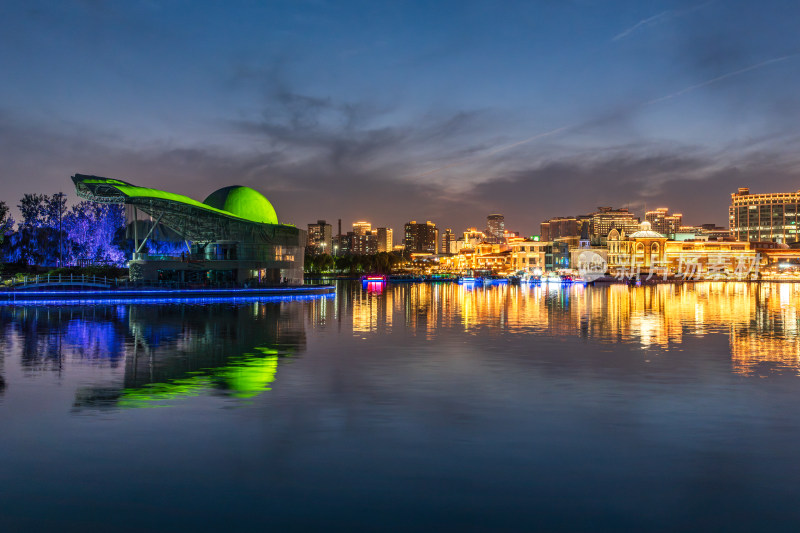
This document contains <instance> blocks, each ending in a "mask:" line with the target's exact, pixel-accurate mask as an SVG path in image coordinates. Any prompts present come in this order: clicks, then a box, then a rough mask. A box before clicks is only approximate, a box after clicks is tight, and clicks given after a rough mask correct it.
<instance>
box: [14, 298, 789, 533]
mask: <svg viewBox="0 0 800 533" xmlns="http://www.w3.org/2000/svg"><path fill="white" fill-rule="evenodd" d="M798 309H800V285H792V284H772V285H770V284H764V285H747V284H735V283H728V284H724V283H707V284H696V285H683V286H676V285H664V286H657V287H641V288H627V287H622V286H612V287H596V288H583V287H571V288H557V287H556V288H547V287H545V288H538V287H536V288H532V287H531V288H529V287H522V288H520V287H506V286H495V287H487V288H476V289H469V288H465V287H460V286H457V285H453V284H396V285H389V286H388V287H386V288H382V287H381V286H379V285H376V286H369V287H362V286H361V285H360V284H342V285H340V286H339V290H338V291H337V293H336V295H335V296H327V297H314V298H307V299H294V300H270V299H258V300H255V299H254V300H249V299H237V300H226V301H187V302H178V301H173V302H138V303H131V302H120V303H108V302H105V303H104V302H87V303H83V304H72V305H61V306H59V305H44V304H34V305H15V306H4V307H0V328H1V329H0V376H2V381H0V528H2V530H3V531H66V530H78V531H80V530H85V531H143V530H149V531H181V530H186V531H253V530H257V531H271V530H285V529H287V528H289V529H293V530H323V529H324V530H350V531H355V530H374V529H378V528H380V529H393V530H420V529H425V530H439V531H443V530H454V531H486V530H492V531H504V530H509V531H518V530H524V531H530V530H541V531H607V530H611V529H613V530H628V531H656V530H665V531H666V530H669V531H675V530H717V531H798V530H800V506H798V505H797V501H798V497H800V455H798V447H799V446H800V407H798V405H800V359H799V357H800V355H799V354H800V314H799V313H798Z"/></svg>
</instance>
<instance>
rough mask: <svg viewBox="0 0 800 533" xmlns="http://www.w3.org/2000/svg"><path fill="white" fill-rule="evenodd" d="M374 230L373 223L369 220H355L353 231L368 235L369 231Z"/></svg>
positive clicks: (357, 233)
mask: <svg viewBox="0 0 800 533" xmlns="http://www.w3.org/2000/svg"><path fill="white" fill-rule="evenodd" d="M370 231H372V224H370V223H369V222H365V221H363V220H361V221H359V222H353V233H355V234H356V235H366V234H367V232H370Z"/></svg>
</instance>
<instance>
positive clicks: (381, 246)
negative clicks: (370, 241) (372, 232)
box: [377, 228, 394, 252]
mask: <svg viewBox="0 0 800 533" xmlns="http://www.w3.org/2000/svg"><path fill="white" fill-rule="evenodd" d="M377 235H378V252H391V251H392V248H393V245H394V242H393V241H394V238H393V237H394V232H393V231H392V228H378V230H377Z"/></svg>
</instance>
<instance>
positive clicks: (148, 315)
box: [0, 301, 305, 409]
mask: <svg viewBox="0 0 800 533" xmlns="http://www.w3.org/2000/svg"><path fill="white" fill-rule="evenodd" d="M301 313H302V308H301V307H300V306H299V305H292V302H280V301H274V302H267V301H252V302H248V303H209V304H204V305H187V304H183V303H169V304H161V305H142V304H124V305H105V304H103V303H99V304H97V305H92V306H87V305H80V306H68V307H61V308H54V307H45V306H32V307H2V308H0V328H2V331H3V335H2V340H0V349H2V351H3V353H12V352H17V353H19V360H20V365H21V368H22V369H23V371H24V372H26V373H46V372H51V371H52V372H57V373H61V372H63V371H64V366H65V363H66V364H68V365H75V366H78V367H80V366H85V365H90V366H100V367H103V368H108V369H111V370H114V369H120V370H122V375H121V376H119V372H116V373H114V374H113V375H114V379H113V380H112V381H113V382H112V383H102V384H92V385H90V386H83V387H79V388H78V390H77V392H76V395H75V403H74V407H75V408H77V409H81V408H86V407H93V408H97V407H150V406H157V405H164V404H165V403H166V402H169V401H171V400H175V399H179V398H185V397H189V396H196V395H198V394H201V393H210V394H220V395H225V396H230V397H236V398H251V397H253V396H255V395H257V394H259V393H261V392H263V391H265V390H268V389H269V387H270V383H271V382H272V381H273V380H274V378H275V374H276V372H277V369H278V360H279V358H281V357H285V356H289V355H292V354H296V353H299V352H301V351H303V349H304V348H305V331H304V327H303V320H302V314H301ZM0 370H2V367H0Z"/></svg>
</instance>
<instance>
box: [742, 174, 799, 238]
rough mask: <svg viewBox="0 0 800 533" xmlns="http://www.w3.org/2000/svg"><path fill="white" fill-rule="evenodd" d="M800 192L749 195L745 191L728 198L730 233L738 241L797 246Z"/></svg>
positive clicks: (744, 189)
mask: <svg viewBox="0 0 800 533" xmlns="http://www.w3.org/2000/svg"><path fill="white" fill-rule="evenodd" d="M798 207H800V191H797V192H787V193H769V194H750V189H749V188H747V187H742V188H740V189H739V190H738V191H737V192H735V193H733V194H731V206H730V208H729V210H728V219H729V224H730V231H731V234H732V235H733V237H734V238H735V239H736V240H737V241H773V242H780V243H785V244H792V243H797V242H798V240H799V239H800V237H799V236H798V224H800V209H798Z"/></svg>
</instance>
